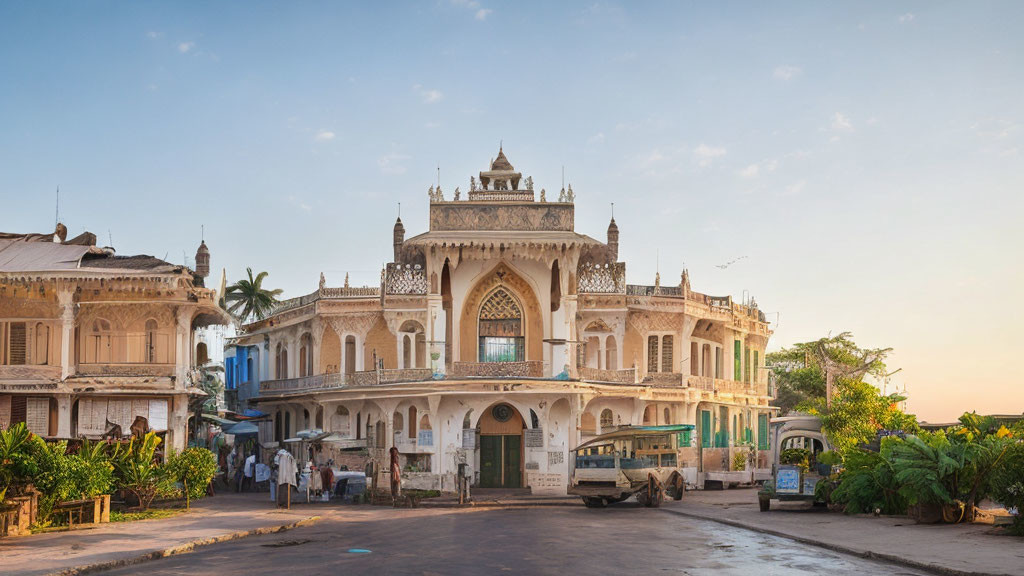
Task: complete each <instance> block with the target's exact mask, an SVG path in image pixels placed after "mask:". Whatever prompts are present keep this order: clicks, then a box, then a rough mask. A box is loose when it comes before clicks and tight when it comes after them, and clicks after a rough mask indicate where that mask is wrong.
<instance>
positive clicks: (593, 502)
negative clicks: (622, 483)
mask: <svg viewBox="0 0 1024 576" xmlns="http://www.w3.org/2000/svg"><path fill="white" fill-rule="evenodd" d="M583 505H584V506H586V507H587V508H604V507H605V506H607V505H608V503H607V502H606V501H605V499H604V498H597V497H594V496H584V497H583Z"/></svg>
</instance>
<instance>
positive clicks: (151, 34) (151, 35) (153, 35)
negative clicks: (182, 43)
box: [146, 30, 164, 40]
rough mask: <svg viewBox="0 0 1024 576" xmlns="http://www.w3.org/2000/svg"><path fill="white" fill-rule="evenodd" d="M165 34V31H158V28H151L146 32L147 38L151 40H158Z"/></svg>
mask: <svg viewBox="0 0 1024 576" xmlns="http://www.w3.org/2000/svg"><path fill="white" fill-rule="evenodd" d="M163 35H164V33H163V32H158V31H156V30H150V31H149V32H146V38H149V39H150V40H156V39H157V38H162V37H163Z"/></svg>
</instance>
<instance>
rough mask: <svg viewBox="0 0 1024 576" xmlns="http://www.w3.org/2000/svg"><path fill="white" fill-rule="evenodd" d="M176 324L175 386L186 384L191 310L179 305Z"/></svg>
mask: <svg viewBox="0 0 1024 576" xmlns="http://www.w3.org/2000/svg"><path fill="white" fill-rule="evenodd" d="M177 321H178V322H177V326H176V330H175V333H176V336H177V338H176V344H177V345H176V347H175V348H176V349H175V353H174V373H175V375H176V376H177V378H176V381H177V387H178V388H185V387H186V386H187V382H186V379H187V378H188V369H189V365H190V364H191V357H192V355H191V350H190V349H189V337H188V334H189V329H190V328H191V327H192V326H191V324H192V310H191V309H189V308H186V307H185V306H181V307H179V308H178V313H177ZM183 436H184V434H183Z"/></svg>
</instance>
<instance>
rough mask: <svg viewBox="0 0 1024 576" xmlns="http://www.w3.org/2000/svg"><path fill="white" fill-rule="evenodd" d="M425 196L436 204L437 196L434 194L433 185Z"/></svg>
mask: <svg viewBox="0 0 1024 576" xmlns="http://www.w3.org/2000/svg"><path fill="white" fill-rule="evenodd" d="M427 196H428V197H429V198H430V201H431V202H436V201H437V194H435V193H434V185H433V184H431V185H430V190H427Z"/></svg>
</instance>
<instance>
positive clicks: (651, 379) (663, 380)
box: [643, 372, 686, 386]
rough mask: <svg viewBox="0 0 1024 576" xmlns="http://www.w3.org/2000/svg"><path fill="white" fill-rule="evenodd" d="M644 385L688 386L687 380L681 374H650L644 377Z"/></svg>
mask: <svg viewBox="0 0 1024 576" xmlns="http://www.w3.org/2000/svg"><path fill="white" fill-rule="evenodd" d="M643 383H644V384H652V385H655V386H686V379H685V378H684V377H683V375H682V374H681V373H679V372H650V373H648V374H647V376H645V377H644V382H643Z"/></svg>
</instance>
